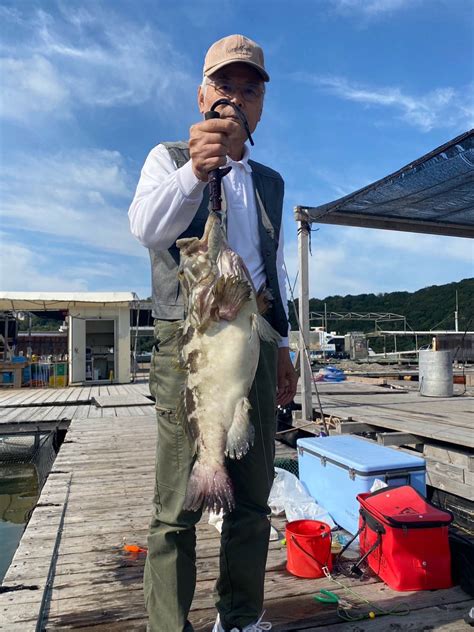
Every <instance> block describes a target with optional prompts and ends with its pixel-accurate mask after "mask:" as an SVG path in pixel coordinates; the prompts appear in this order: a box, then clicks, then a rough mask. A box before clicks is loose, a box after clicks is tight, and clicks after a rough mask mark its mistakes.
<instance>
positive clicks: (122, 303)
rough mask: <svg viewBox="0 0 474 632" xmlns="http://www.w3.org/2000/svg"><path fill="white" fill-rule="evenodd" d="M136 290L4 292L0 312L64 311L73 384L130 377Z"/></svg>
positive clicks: (45, 315) (70, 380)
mask: <svg viewBox="0 0 474 632" xmlns="http://www.w3.org/2000/svg"><path fill="white" fill-rule="evenodd" d="M137 302H138V297H137V296H136V294H134V293H133V292H73V293H69V292H0V312H1V311H4V312H5V311H9V312H17V313H18V312H34V313H35V314H38V312H40V313H41V312H44V317H46V318H47V315H48V314H47V313H48V312H59V311H62V312H65V313H66V319H65V320H66V323H67V330H68V373H69V383H71V384H77V383H83V382H87V381H101V380H107V381H112V382H115V383H126V382H129V381H130V309H131V308H132V307H133V306H135V305H136V304H137Z"/></svg>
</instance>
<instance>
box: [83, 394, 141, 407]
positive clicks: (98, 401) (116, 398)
mask: <svg viewBox="0 0 474 632" xmlns="http://www.w3.org/2000/svg"><path fill="white" fill-rule="evenodd" d="M92 403H93V404H95V406H98V407H99V408H116V407H119V406H124V407H127V406H153V402H152V401H150V400H149V399H147V398H146V397H143V395H140V394H138V393H136V394H133V395H130V394H127V393H125V394H119V395H113V396H111V395H109V396H107V397H105V396H100V397H93V398H92Z"/></svg>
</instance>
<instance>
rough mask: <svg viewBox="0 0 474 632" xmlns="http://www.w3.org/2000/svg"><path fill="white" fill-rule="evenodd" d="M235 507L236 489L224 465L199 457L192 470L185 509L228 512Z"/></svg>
mask: <svg viewBox="0 0 474 632" xmlns="http://www.w3.org/2000/svg"><path fill="white" fill-rule="evenodd" d="M234 507H235V501H234V491H233V489H232V483H231V480H230V478H229V475H228V474H227V471H226V469H225V467H224V465H222V464H221V463H218V464H212V465H209V464H205V463H203V462H202V461H201V460H199V459H198V460H197V461H196V462H195V463H194V466H193V469H192V471H191V476H190V478H189V481H188V487H187V489H186V497H185V499H184V507H183V509H185V510H187V511H198V510H199V509H201V508H202V509H208V510H212V511H214V512H216V513H218V512H219V511H221V510H223V511H224V513H227V512H229V511H232V509H233V508H234Z"/></svg>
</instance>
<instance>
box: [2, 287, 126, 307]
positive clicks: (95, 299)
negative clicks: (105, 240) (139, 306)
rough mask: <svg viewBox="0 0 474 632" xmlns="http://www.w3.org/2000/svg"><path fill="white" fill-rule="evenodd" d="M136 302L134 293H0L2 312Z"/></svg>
mask: <svg viewBox="0 0 474 632" xmlns="http://www.w3.org/2000/svg"><path fill="white" fill-rule="evenodd" d="M136 300H138V297H137V295H136V294H135V293H134V292H0V310H3V311H6V310H16V311H31V312H34V311H48V310H63V309H69V308H70V307H77V306H79V305H90V304H96V305H100V304H102V305H104V306H105V305H107V306H111V305H115V306H126V305H130V303H133V302H134V301H136Z"/></svg>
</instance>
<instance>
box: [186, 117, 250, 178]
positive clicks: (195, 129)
mask: <svg viewBox="0 0 474 632" xmlns="http://www.w3.org/2000/svg"><path fill="white" fill-rule="evenodd" d="M189 134H190V136H189V154H190V156H191V160H192V165H193V171H194V173H195V175H196V177H197V178H199V180H202V181H203V182H207V181H208V179H209V171H212V170H213V169H218V168H219V167H223V166H224V165H225V164H226V161H227V155H228V154H229V152H230V149H231V145H232V143H233V142H235V139H236V138H239V137H240V136H241V135H242V132H241V125H240V124H239V123H237V121H235V120H233V119H230V118H222V119H209V120H208V121H201V122H200V123H196V125H193V126H192V127H191V129H190V130H189Z"/></svg>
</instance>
